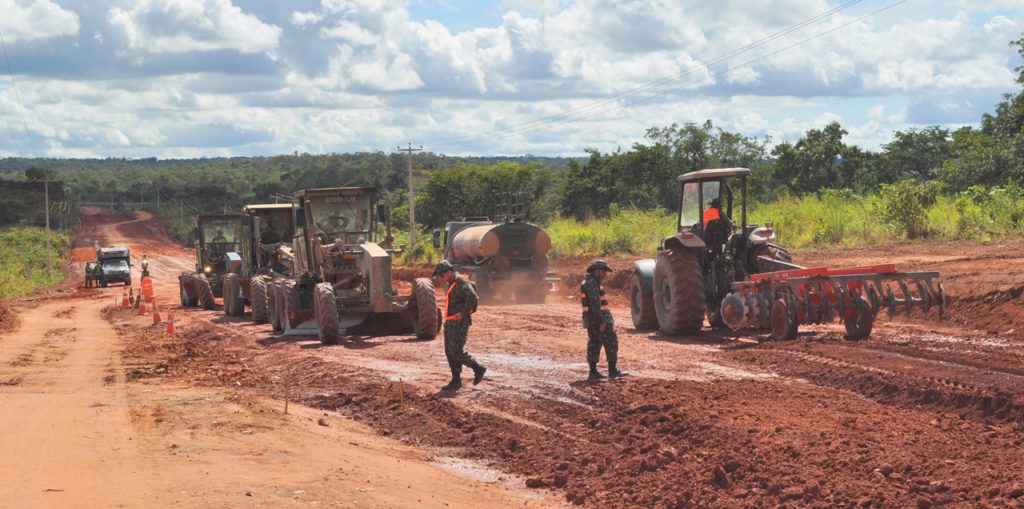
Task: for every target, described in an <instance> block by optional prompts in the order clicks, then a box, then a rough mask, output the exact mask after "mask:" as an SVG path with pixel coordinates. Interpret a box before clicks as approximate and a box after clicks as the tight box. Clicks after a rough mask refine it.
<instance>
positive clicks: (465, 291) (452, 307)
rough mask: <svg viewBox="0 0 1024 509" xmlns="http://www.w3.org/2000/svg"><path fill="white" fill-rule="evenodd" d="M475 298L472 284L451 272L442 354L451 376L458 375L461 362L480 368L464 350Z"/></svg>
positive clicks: (463, 364) (475, 369)
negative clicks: (446, 359) (452, 275)
mask: <svg viewBox="0 0 1024 509" xmlns="http://www.w3.org/2000/svg"><path fill="white" fill-rule="evenodd" d="M477 300H478V299H477V295H476V289H474V288H473V284H472V283H470V282H469V281H467V280H466V278H465V277H463V276H462V275H460V274H455V277H453V278H452V280H451V282H450V283H449V284H448V291H447V295H446V297H445V312H444V317H445V318H444V354H445V356H446V357H447V358H448V367H450V368H451V370H452V380H460V379H461V376H462V366H466V367H468V368H470V369H472V370H473V371H474V373H476V372H478V371H480V370H483V369H484V368H483V366H481V365H480V363H478V362H477V361H476V360H474V359H473V357H472V356H471V355H469V353H468V352H466V350H465V348H466V337H467V335H468V334H469V326H470V325H471V324H472V323H473V317H472V314H471V313H473V312H474V311H476V306H477Z"/></svg>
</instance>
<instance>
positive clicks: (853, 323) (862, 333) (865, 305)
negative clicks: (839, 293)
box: [843, 295, 875, 341]
mask: <svg viewBox="0 0 1024 509" xmlns="http://www.w3.org/2000/svg"><path fill="white" fill-rule="evenodd" d="M853 310H854V311H853V314H854V316H853V318H846V317H843V325H845V326H846V339H849V340H852V341H857V340H861V339H866V338H867V337H868V336H870V335H871V329H872V327H874V324H875V314H874V313H873V312H872V311H871V302H870V301H868V298H867V297H865V296H863V295H861V296H860V297H858V298H857V301H855V303H854V307H853Z"/></svg>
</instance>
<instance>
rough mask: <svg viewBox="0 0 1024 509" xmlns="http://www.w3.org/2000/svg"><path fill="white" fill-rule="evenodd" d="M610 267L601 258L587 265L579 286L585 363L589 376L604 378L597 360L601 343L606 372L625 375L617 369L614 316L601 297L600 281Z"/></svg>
mask: <svg viewBox="0 0 1024 509" xmlns="http://www.w3.org/2000/svg"><path fill="white" fill-rule="evenodd" d="M610 272H612V268H611V267H609V266H608V263H606V262H605V261H604V260H595V261H594V262H593V263H591V264H590V266H589V267H587V278H586V279H585V280H584V281H583V285H582V286H580V299H581V302H582V304H583V327H585V328H586V329H587V337H588V340H587V363H588V364H590V375H589V376H587V379H588V380H600V379H602V378H604V375H602V374H601V373H600V372H599V371H597V360H598V359H599V358H600V356H601V347H602V346H603V347H604V355H605V357H606V358H607V359H608V376H610V377H612V378H618V377H622V376H627V375H628V374H629V373H624V372H622V371H619V369H618V366H617V364H618V356H619V337H618V336H616V335H615V319H614V318H612V312H611V310H610V309H609V308H608V301H607V300H606V299H605V297H604V285H603V284H602V282H603V281H604V280H605V279H606V278H607V277H608V273H610Z"/></svg>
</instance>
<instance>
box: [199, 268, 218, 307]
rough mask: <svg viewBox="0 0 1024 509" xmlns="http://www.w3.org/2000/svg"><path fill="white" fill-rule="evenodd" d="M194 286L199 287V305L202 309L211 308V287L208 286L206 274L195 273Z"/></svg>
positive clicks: (212, 302) (208, 281)
mask: <svg viewBox="0 0 1024 509" xmlns="http://www.w3.org/2000/svg"><path fill="white" fill-rule="evenodd" d="M196 286H197V287H199V305H200V306H202V307H203V309H213V305H214V301H213V287H211V286H210V280H209V279H206V276H203V275H197V276H196Z"/></svg>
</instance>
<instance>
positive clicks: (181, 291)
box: [178, 275, 191, 308]
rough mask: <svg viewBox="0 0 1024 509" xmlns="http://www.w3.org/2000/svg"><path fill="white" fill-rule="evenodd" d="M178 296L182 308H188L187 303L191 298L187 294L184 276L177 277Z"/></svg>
mask: <svg viewBox="0 0 1024 509" xmlns="http://www.w3.org/2000/svg"><path fill="white" fill-rule="evenodd" d="M178 296H179V297H181V307H182V308H187V307H190V306H189V301H190V300H191V296H190V295H189V293H188V287H187V286H186V285H185V276H183V275H181V276H178Z"/></svg>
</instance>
